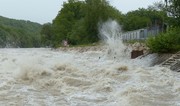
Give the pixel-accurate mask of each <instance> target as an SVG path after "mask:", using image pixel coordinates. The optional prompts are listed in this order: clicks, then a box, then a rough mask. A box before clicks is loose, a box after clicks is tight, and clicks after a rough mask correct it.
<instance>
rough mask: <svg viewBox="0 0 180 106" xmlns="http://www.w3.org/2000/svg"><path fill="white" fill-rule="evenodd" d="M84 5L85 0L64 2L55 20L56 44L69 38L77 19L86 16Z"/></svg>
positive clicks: (54, 37)
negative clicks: (83, 0)
mask: <svg viewBox="0 0 180 106" xmlns="http://www.w3.org/2000/svg"><path fill="white" fill-rule="evenodd" d="M83 6H84V2H82V1H77V0H68V3H66V2H64V4H63V8H62V9H61V10H60V11H59V13H58V15H57V16H56V18H55V19H54V20H53V29H54V32H55V35H54V36H53V39H54V45H59V44H60V42H61V41H62V40H64V39H68V35H70V33H71V31H72V28H73V26H74V24H75V23H76V21H78V20H80V19H81V18H82V17H84V12H83Z"/></svg>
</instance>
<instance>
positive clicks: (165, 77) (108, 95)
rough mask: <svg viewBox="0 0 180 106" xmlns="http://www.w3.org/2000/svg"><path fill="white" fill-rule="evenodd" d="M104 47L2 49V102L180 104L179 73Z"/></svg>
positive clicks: (19, 105) (9, 105) (41, 105)
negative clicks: (81, 49) (109, 52)
mask: <svg viewBox="0 0 180 106" xmlns="http://www.w3.org/2000/svg"><path fill="white" fill-rule="evenodd" d="M153 59H154V55H148V56H146V57H144V58H141V59H138V58H137V59H130V58H129V57H128V56H127V57H125V56H123V57H121V58H111V57H109V56H108V55H107V54H106V53H105V51H104V50H87V51H84V52H79V51H77V50H69V51H68V50H67V51H62V50H50V49H45V48H36V49H35V48H32V49H20V48H19V49H8V48H6V49H0V105H1V106H180V101H179V100H180V73H177V72H173V71H171V70H169V69H167V68H164V67H160V66H150V64H151V62H152V60H153Z"/></svg>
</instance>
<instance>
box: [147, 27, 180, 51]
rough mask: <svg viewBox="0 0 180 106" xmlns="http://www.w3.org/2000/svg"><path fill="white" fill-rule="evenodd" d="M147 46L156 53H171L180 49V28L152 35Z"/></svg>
mask: <svg viewBox="0 0 180 106" xmlns="http://www.w3.org/2000/svg"><path fill="white" fill-rule="evenodd" d="M146 43H147V46H148V47H149V48H150V50H151V51H152V52H155V53H170V52H176V51H179V50H180V28H173V29H170V30H169V31H167V32H166V33H161V34H159V35H157V36H155V37H150V38H149V39H148V40H147V41H146Z"/></svg>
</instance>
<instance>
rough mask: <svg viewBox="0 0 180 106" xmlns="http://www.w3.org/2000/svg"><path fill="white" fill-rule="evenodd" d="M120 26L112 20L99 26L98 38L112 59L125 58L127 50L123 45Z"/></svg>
mask: <svg viewBox="0 0 180 106" xmlns="http://www.w3.org/2000/svg"><path fill="white" fill-rule="evenodd" d="M121 35H122V29H121V26H120V25H119V24H118V23H117V22H116V21H114V20H108V21H107V22H105V23H102V24H99V37H100V39H101V40H102V41H103V42H104V43H105V44H106V46H107V54H108V56H110V57H113V58H120V57H127V56H128V48H127V46H125V45H124V44H123V40H122V36H121Z"/></svg>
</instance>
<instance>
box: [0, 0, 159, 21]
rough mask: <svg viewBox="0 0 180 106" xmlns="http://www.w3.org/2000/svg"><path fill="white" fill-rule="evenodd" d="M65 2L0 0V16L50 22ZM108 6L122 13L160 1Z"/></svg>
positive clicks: (127, 0)
mask: <svg viewBox="0 0 180 106" xmlns="http://www.w3.org/2000/svg"><path fill="white" fill-rule="evenodd" d="M63 1H67V0H0V16H4V17H8V18H13V19H23V20H30V21H33V22H38V23H41V24H44V23H47V22H52V20H53V19H54V18H55V17H56V15H57V13H58V11H59V10H60V8H61V7H62V4H63ZM108 1H109V3H110V5H112V6H114V7H116V8H117V9H118V10H120V11H121V12H122V13H126V12H128V11H131V10H136V9H138V8H140V7H144V8H147V6H148V5H151V4H153V3H154V2H157V1H161V0H108Z"/></svg>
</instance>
